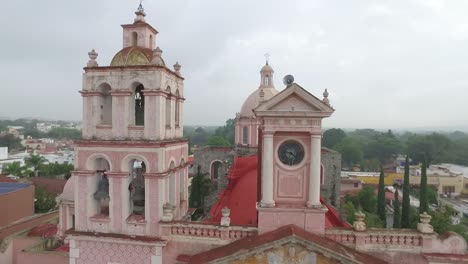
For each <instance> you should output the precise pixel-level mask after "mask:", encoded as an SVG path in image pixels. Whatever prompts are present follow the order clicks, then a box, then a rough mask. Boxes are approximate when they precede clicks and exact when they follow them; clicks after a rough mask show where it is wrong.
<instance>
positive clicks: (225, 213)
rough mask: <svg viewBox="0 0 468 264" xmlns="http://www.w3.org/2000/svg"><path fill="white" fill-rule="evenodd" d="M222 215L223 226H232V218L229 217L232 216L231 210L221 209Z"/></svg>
mask: <svg viewBox="0 0 468 264" xmlns="http://www.w3.org/2000/svg"><path fill="white" fill-rule="evenodd" d="M221 214H222V215H223V217H221V226H230V225H231V218H230V217H229V216H230V215H231V210H230V209H229V208H227V207H224V208H223V209H221Z"/></svg>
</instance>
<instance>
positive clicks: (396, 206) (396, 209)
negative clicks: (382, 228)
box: [393, 190, 401, 228]
mask: <svg viewBox="0 0 468 264" xmlns="http://www.w3.org/2000/svg"><path fill="white" fill-rule="evenodd" d="M398 196H399V195H398V190H395V196H394V197H395V198H394V199H395V202H394V203H393V228H400V227H401V212H400V198H399V197H398Z"/></svg>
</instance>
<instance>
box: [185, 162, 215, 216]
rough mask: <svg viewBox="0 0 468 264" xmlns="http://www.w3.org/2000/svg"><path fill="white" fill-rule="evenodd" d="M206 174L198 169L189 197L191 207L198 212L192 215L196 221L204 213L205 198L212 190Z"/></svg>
mask: <svg viewBox="0 0 468 264" xmlns="http://www.w3.org/2000/svg"><path fill="white" fill-rule="evenodd" d="M205 176H206V174H203V173H201V171H200V167H198V168H197V174H196V175H195V176H194V177H193V179H192V185H191V186H190V195H189V207H191V208H197V211H196V212H195V213H194V214H193V215H192V219H193V220H196V219H197V218H198V216H200V215H202V214H203V213H204V211H203V206H204V201H205V197H206V196H207V195H208V192H209V190H210V179H208V178H206V177H205Z"/></svg>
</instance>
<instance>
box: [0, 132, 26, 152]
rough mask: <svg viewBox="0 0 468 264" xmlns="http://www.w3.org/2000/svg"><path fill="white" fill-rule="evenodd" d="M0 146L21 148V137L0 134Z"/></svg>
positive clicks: (9, 148) (10, 148)
mask: <svg viewBox="0 0 468 264" xmlns="http://www.w3.org/2000/svg"><path fill="white" fill-rule="evenodd" d="M0 147H8V150H10V151H11V150H16V149H21V148H22V147H23V146H22V145H21V139H19V138H17V137H15V136H14V135H11V134H6V135H1V134H0Z"/></svg>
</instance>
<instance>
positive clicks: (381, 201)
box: [377, 165, 387, 227]
mask: <svg viewBox="0 0 468 264" xmlns="http://www.w3.org/2000/svg"><path fill="white" fill-rule="evenodd" d="M377 215H378V216H379V218H380V220H382V222H383V223H384V227H386V226H387V224H386V222H387V221H386V219H385V175H384V171H383V167H382V165H380V177H379V193H378V194H377Z"/></svg>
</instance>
